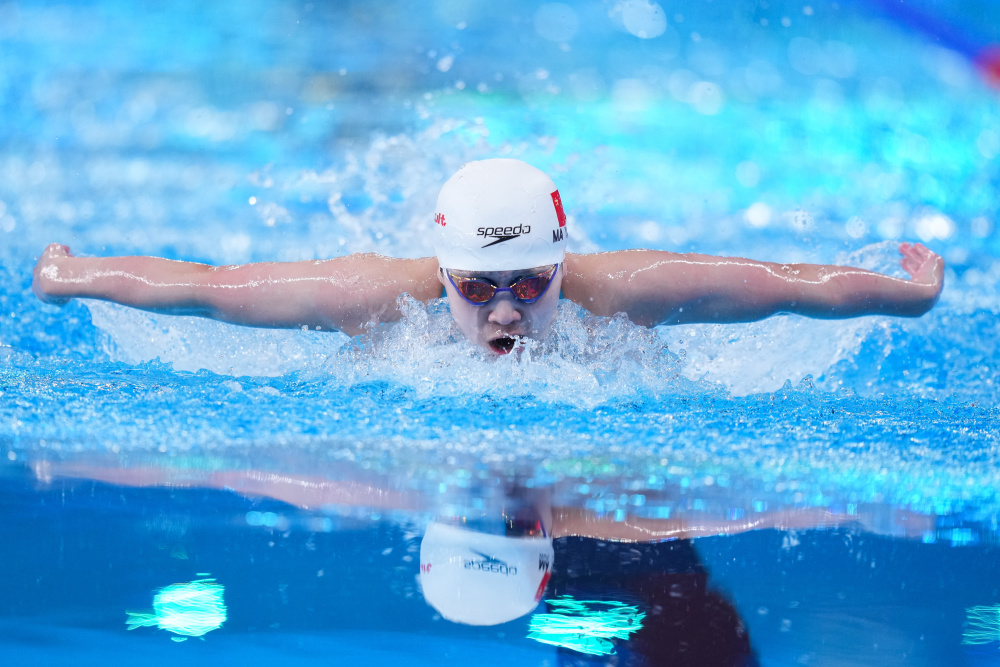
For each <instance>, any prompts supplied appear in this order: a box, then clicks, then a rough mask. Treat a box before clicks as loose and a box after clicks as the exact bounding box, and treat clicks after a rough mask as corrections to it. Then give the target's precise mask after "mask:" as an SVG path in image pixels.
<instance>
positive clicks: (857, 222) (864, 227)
mask: <svg viewBox="0 0 1000 667" xmlns="http://www.w3.org/2000/svg"><path fill="white" fill-rule="evenodd" d="M844 231H846V232H847V235H848V236H850V237H851V238H852V239H860V238H861V237H862V236H864V235H865V234H867V233H868V224H867V223H866V222H865V221H864V220H862V219H861V218H859V217H857V216H854V217H852V218H851V219H850V220H848V221H847V222H846V223H844Z"/></svg>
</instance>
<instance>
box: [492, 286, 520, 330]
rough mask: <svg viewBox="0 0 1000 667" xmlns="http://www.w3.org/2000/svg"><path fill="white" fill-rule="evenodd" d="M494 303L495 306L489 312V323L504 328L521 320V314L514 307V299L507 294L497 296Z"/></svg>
mask: <svg viewBox="0 0 1000 667" xmlns="http://www.w3.org/2000/svg"><path fill="white" fill-rule="evenodd" d="M494 301H495V302H496V305H495V306H493V310H491V311H490V316H489V318H488V319H489V321H490V322H492V323H493V324H499V325H500V326H506V325H508V324H510V323H512V322H517V321H518V320H520V319H521V312H520V311H519V310H518V309H517V308H515V307H514V299H513V298H511V296H510V295H509V294H498V295H497V296H496V297H494Z"/></svg>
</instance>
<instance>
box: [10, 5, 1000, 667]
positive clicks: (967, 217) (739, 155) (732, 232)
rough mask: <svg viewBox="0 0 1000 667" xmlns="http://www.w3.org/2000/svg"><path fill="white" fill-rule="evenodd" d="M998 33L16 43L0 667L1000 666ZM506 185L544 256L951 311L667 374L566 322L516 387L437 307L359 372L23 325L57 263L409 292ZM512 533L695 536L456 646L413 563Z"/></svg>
mask: <svg viewBox="0 0 1000 667" xmlns="http://www.w3.org/2000/svg"><path fill="white" fill-rule="evenodd" d="M998 25H1000V10H998V8H997V7H995V6H993V5H992V4H991V3H986V2H971V1H970V2H947V3H946V2H942V1H935V0H921V1H920V2H913V3H907V10H906V11H903V10H901V9H899V8H898V7H895V4H894V3H887V2H886V3H883V2H871V3H863V2H859V1H848V0H844V1H841V2H838V3H833V2H825V1H824V2H810V3H807V4H804V3H800V2H799V3H793V2H774V1H772V2H767V3H764V2H738V1H734V2H720V1H718V0H716V1H715V2H707V1H704V0H698V1H696V2H693V3H684V4H683V5H681V4H679V3H678V4H670V3H665V2H660V3H659V4H657V3H650V2H645V1H624V2H600V1H596V0H595V1H593V2H588V3H572V4H561V3H528V2H509V3H479V2H471V3H464V2H448V1H446V0H439V1H437V2H433V3H415V2H387V3H378V4H372V3H361V2H330V3H325V2H312V3H307V2H262V1H251V2H241V3H236V2H219V3H189V2H183V3H169V4H163V5H158V6H156V7H153V6H149V5H142V6H137V5H133V4H131V3H124V2H120V1H113V0H93V1H91V2H78V3H72V4H55V3H47V2H30V1H18V2H9V3H6V4H4V5H0V140H2V142H3V151H2V152H0V175H2V178H0V445H2V446H3V452H2V456H0V463H2V468H0V470H2V474H0V484H2V491H0V493H2V497H3V503H2V505H0V507H2V509H3V513H4V521H3V522H2V524H0V525H2V528H0V531H2V539H0V563H3V565H4V566H5V570H4V574H5V577H4V578H3V580H2V583H0V591H2V594H0V601H2V602H0V656H7V657H6V659H5V660H4V662H5V663H6V664H23V663H26V662H28V661H36V662H40V663H41V664H46V663H49V664H60V663H64V662H65V663H70V662H72V663H73V664H94V665H97V664H101V665H103V664H114V663H116V662H120V661H123V660H125V659H138V660H142V661H143V662H145V663H148V664H175V663H176V662H177V661H188V662H190V663H193V664H207V663H210V662H216V663H218V662H219V661H234V660H241V661H243V662H245V663H246V664H265V663H267V664H275V663H277V664H283V663H284V662H287V663H289V664H331V663H333V664H339V662H340V661H343V662H350V663H353V662H357V661H361V660H366V661H368V660H372V659H376V660H378V659H381V660H384V661H386V662H388V663H389V664H407V665H411V664H412V665H422V664H435V665H441V664H456V665H457V664H468V663H470V662H472V661H475V660H483V659H484V658H486V659H489V660H490V661H491V662H494V663H496V664H511V665H559V664H762V665H791V664H820V665H823V664H837V665H845V664H857V665H870V664H880V665H882V664H885V665H940V664H964V665H980V664H982V665H986V664H997V662H998V661H1000V548H998V545H997V542H998V529H997V519H998V516H1000V498H998V489H1000V465H998V463H1000V450H998V444H1000V413H998V407H997V405H998V396H1000V387H998V381H1000V379H998V377H997V371H996V369H997V359H1000V343H998V340H1000V325H998V324H997V316H998V312H1000V300H998V286H1000V233H998V232H997V229H996V219H997V211H998V208H1000V195H998V192H1000V190H998V187H997V186H998V182H1000V179H998V176H1000V163H998V160H997V158H998V156H1000V106H998V102H1000V91H998V89H997V88H995V87H993V86H992V85H991V81H993V80H992V79H991V74H990V72H991V70H990V69H989V68H988V67H984V65H983V63H984V62H985V61H984V58H987V57H988V54H989V53H990V50H989V47H990V46H991V45H992V44H994V43H996V42H1000V34H998V33H1000V29H998V28H997V27H996V26H998ZM489 157H515V158H518V159H521V160H524V161H527V162H529V163H531V164H533V165H535V166H537V167H539V168H541V169H543V170H545V171H546V172H547V173H549V174H550V175H551V176H552V178H553V179H554V180H555V182H556V184H557V185H558V187H559V191H560V193H561V195H562V201H563V203H564V206H565V209H566V212H567V214H568V215H569V230H570V241H569V250H570V251H571V252H599V251H607V250H618V249H623V248H638V247H644V248H657V249H663V250H671V251H679V252H700V253H708V254H718V255H727V256H745V257H751V258H754V259H759V260H767V261H776V262H816V263H844V264H851V265H854V266H861V267H864V268H869V269H873V270H877V271H881V272H885V273H890V274H892V275H898V276H903V275H904V274H903V273H902V271H901V269H900V268H899V266H898V258H899V256H898V253H897V251H896V247H897V246H898V243H899V242H900V241H919V242H922V243H924V244H926V245H927V246H928V247H930V248H931V249H932V250H934V251H936V252H938V253H940V254H941V255H942V256H943V257H944V258H945V261H946V262H947V269H946V278H945V289H944V292H943V294H942V297H941V300H940V302H939V303H938V305H937V306H936V307H935V308H934V309H933V310H932V311H931V312H930V313H928V314H927V315H925V316H923V317H921V318H918V319H894V318H886V317H865V318H859V319H853V320H842V321H821V320H809V319H805V318H800V317H794V316H778V317H772V318H770V319H767V320H764V321H761V322H756V323H751V324H731V325H683V326H677V327H658V328H655V329H646V328H643V327H639V326H636V325H633V324H632V323H630V322H629V321H628V320H627V319H624V318H622V317H616V318H593V317H591V316H590V315H589V314H587V313H586V311H584V310H582V309H581V308H579V307H578V306H576V305H574V304H572V303H570V302H566V301H564V302H563V303H562V304H561V305H560V310H559V313H558V316H557V321H556V324H555V327H554V330H553V332H552V334H551V335H550V336H549V337H548V338H546V339H545V340H543V341H539V342H538V343H537V344H533V345H529V348H528V349H527V350H526V351H525V352H524V353H522V354H521V355H519V356H517V355H510V356H507V357H503V358H499V359H495V358H487V356H486V354H485V353H484V352H483V351H482V350H479V349H477V348H476V347H475V346H473V345H472V344H471V343H468V342H467V341H465V340H463V338H462V336H461V334H460V332H458V331H457V329H456V328H455V327H454V326H453V323H452V320H451V317H450V314H449V312H448V307H447V303H446V302H445V301H443V300H440V301H437V302H432V303H430V304H422V303H419V302H416V301H413V300H412V299H408V298H406V297H403V310H404V313H405V316H404V318H403V320H402V321H400V322H398V323H395V324H392V325H385V326H380V327H378V328H377V329H376V330H375V331H373V332H372V333H371V334H370V335H366V336H360V337H356V338H349V337H347V336H345V335H343V334H340V333H330V332H323V331H302V330H289V331H281V330H258V329H249V328H241V327H237V326H232V325H227V324H222V323H218V322H212V321H208V320H201V319H197V318H190V317H176V316H166V315H154V314H150V313H145V312H141V311H135V310H130V309H127V308H123V307H120V306H117V305H114V304H109V303H103V302H96V301H83V300H76V301H72V302H70V303H69V304H67V305H66V306H64V307H56V306H50V305H45V304H42V303H41V302H40V301H38V300H37V299H35V297H34V296H33V295H32V293H31V289H30V285H31V270H32V267H33V266H34V263H35V261H36V259H37V257H38V256H39V255H40V253H41V252H42V250H43V249H44V248H45V246H46V245H47V244H48V243H52V242H59V243H65V244H66V245H68V246H69V247H70V248H71V249H72V250H73V251H74V252H75V253H76V254H80V255H101V256H106V255H131V254H142V255H156V256H161V257H167V258H170V259H178V260H188V261H199V262H205V263H211V264H237V263H245V262H254V261H271V260H277V261H299V260H311V259H325V258H330V257H338V256H343V255H346V254H349V253H353V252H378V253H382V254H385V255H391V256H399V257H423V256H430V255H433V248H432V243H431V230H432V224H433V208H434V201H435V198H436V195H437V191H438V189H439V188H440V186H441V185H442V184H443V182H444V181H445V180H446V179H447V178H448V176H450V175H451V174H452V173H453V172H454V171H455V170H457V169H458V167H460V166H461V165H462V164H463V163H465V162H467V161H470V160H476V159H484V158H489ZM664 288H665V289H669V286H665V287H664ZM526 489H527V490H530V491H531V492H532V493H544V494H545V496H546V498H548V499H549V500H550V501H551V503H552V504H553V505H554V506H559V507H565V508H571V509H574V510H579V511H586V512H588V513H590V515H591V516H593V517H596V518H597V519H599V520H600V521H603V522H606V523H608V524H609V525H610V524H614V523H615V522H625V521H627V520H628V519H629V517H640V518H643V519H648V520H650V521H662V522H664V525H666V523H667V522H675V523H676V524H677V525H683V526H686V527H687V528H688V529H690V530H691V532H692V533H696V534H697V535H698V536H697V537H694V539H690V540H688V539H674V540H666V541H663V542H658V543H649V544H641V543H640V544H633V543H623V542H615V541H611V540H600V539H591V540H588V539H585V538H569V539H563V540H557V541H556V543H557V544H556V551H555V560H554V565H553V579H552V582H551V583H550V585H549V588H548V589H547V590H546V594H545V596H544V600H543V602H542V603H541V604H540V605H539V606H538V608H537V609H536V610H535V611H534V612H533V613H532V614H530V615H527V616H524V617H522V618H519V619H517V620H515V621H512V622H510V623H506V624H503V625H499V626H485V627H477V626H469V625H462V624H458V623H454V622H451V621H449V620H447V619H446V618H443V617H442V615H441V614H439V613H438V612H437V611H436V610H435V609H434V608H433V607H431V606H430V605H428V604H427V602H426V601H425V600H424V598H423V594H422V591H421V586H420V583H419V578H418V568H419V563H420V558H419V551H420V544H421V536H422V535H423V531H424V530H425V529H426V527H427V525H428V524H429V523H430V522H431V521H432V520H433V519H434V518H435V517H441V516H471V515H472V514H478V515H481V516H483V517H487V518H488V517H497V516H499V508H502V507H504V506H506V504H508V503H509V502H510V499H509V498H510V495H511V494H512V493H514V494H515V495H516V494H517V493H521V492H524V490H526ZM727 526H728V527H729V529H727V528H726V527H727ZM699 527H701V528H703V531H702V532H700V533H699V532H697V530H696V529H697V528H699ZM713 527H717V529H715V528H713ZM753 528H757V529H753ZM716 533H717V534H716ZM727 533H732V534H727ZM692 610H695V611H692ZM639 626H641V627H639ZM560 628H561V630H560ZM567 628H569V631H566V629H567ZM671 628H673V629H671ZM720 628H721V629H720Z"/></svg>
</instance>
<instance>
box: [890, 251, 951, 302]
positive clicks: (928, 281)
mask: <svg viewBox="0 0 1000 667" xmlns="http://www.w3.org/2000/svg"><path fill="white" fill-rule="evenodd" d="M899 252H900V254H902V255H903V259H902V260H900V265H901V266H902V267H903V270H904V271H906V272H907V273H909V274H910V279H911V282H914V283H916V284H918V285H924V286H926V287H927V288H928V290H927V291H928V294H927V298H928V300H929V305H928V306H927V307H928V309H929V308H930V307H931V306H933V305H934V304H935V303H937V300H938V297H940V296H941V289H942V288H943V287H944V260H943V259H942V258H941V255H939V254H937V253H936V252H933V251H932V250H930V249H928V248H927V247H926V246H924V245H923V244H921V243H901V244H900V245H899Z"/></svg>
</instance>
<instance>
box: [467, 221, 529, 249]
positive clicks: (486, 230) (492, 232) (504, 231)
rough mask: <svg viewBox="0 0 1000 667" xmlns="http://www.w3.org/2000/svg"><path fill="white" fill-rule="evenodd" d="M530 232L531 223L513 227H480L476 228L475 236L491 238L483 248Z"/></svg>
mask: <svg viewBox="0 0 1000 667" xmlns="http://www.w3.org/2000/svg"><path fill="white" fill-rule="evenodd" d="M530 233H531V225H516V226H514V227H480V228H479V229H477V230H476V235H477V236H482V237H483V239H493V240H492V241H490V242H489V243H487V244H486V245H484V246H483V247H484V248H489V247H490V246H491V245H496V244H498V243H503V242H504V241H510V240H511V239H516V238H517V237H519V236H521V235H522V234H530Z"/></svg>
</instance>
